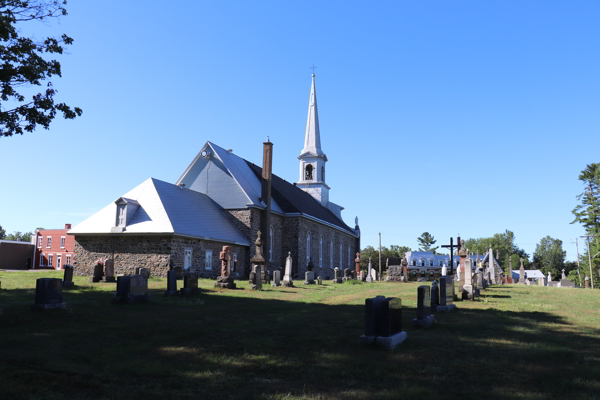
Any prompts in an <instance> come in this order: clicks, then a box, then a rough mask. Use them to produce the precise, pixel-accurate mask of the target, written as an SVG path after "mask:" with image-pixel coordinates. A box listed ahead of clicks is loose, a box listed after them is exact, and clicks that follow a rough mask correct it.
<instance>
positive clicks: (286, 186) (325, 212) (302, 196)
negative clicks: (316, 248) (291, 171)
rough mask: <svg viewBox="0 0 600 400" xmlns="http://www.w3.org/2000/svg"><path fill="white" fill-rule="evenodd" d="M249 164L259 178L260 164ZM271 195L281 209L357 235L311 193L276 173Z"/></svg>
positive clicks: (273, 178) (272, 182)
mask: <svg viewBox="0 0 600 400" xmlns="http://www.w3.org/2000/svg"><path fill="white" fill-rule="evenodd" d="M246 163H247V164H248V166H249V167H250V168H251V169H252V171H253V172H254V174H255V175H256V177H257V178H260V177H261V176H262V168H261V167H259V166H258V165H255V164H253V163H251V162H250V161H246ZM271 196H272V198H273V200H274V201H275V202H277V204H278V205H279V207H280V208H281V210H283V212H284V213H286V214H294V213H301V214H304V215H307V216H311V217H314V218H317V219H320V220H321V221H324V222H327V223H329V224H332V225H335V226H337V227H339V228H342V229H343V230H345V231H348V232H349V233H351V234H352V235H356V232H355V231H354V229H352V228H350V227H349V226H348V225H346V224H345V223H344V221H342V220H341V219H339V218H338V217H337V216H336V215H335V214H334V213H333V212H331V210H329V209H328V208H326V207H323V205H322V204H321V203H319V202H318V201H317V200H316V199H315V198H314V197H312V196H311V195H310V194H309V193H307V192H305V191H304V190H302V189H300V188H299V187H297V186H296V185H294V184H291V183H289V182H287V181H286V180H284V179H281V178H280V177H278V176H277V175H275V174H272V181H271Z"/></svg>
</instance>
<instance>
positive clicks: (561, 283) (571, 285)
mask: <svg viewBox="0 0 600 400" xmlns="http://www.w3.org/2000/svg"><path fill="white" fill-rule="evenodd" d="M556 286H558V287H568V288H574V287H575V283H574V282H573V281H570V280H569V279H566V278H565V279H561V280H560V281H559V282H558V285H556Z"/></svg>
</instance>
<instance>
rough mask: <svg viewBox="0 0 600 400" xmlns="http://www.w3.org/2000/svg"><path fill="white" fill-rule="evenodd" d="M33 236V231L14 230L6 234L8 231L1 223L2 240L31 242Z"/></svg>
mask: <svg viewBox="0 0 600 400" xmlns="http://www.w3.org/2000/svg"><path fill="white" fill-rule="evenodd" d="M32 236H33V232H25V233H22V232H17V231H15V232H13V233H9V234H8V235H7V234H6V231H5V230H4V229H3V228H2V225H0V240H16V241H18V242H29V243H31V237H32Z"/></svg>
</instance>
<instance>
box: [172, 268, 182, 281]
mask: <svg viewBox="0 0 600 400" xmlns="http://www.w3.org/2000/svg"><path fill="white" fill-rule="evenodd" d="M173 270H174V271H175V274H176V277H177V280H178V281H180V280H182V279H183V268H181V267H173Z"/></svg>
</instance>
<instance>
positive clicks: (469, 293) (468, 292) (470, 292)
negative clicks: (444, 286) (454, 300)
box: [462, 259, 479, 300]
mask: <svg viewBox="0 0 600 400" xmlns="http://www.w3.org/2000/svg"><path fill="white" fill-rule="evenodd" d="M471 263H472V261H471V260H469V259H467V260H465V263H464V268H465V273H464V275H465V279H464V284H463V290H462V298H463V299H467V300H475V297H477V296H478V294H479V293H478V290H477V289H475V288H474V287H473V275H472V274H473V269H472V267H471Z"/></svg>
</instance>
